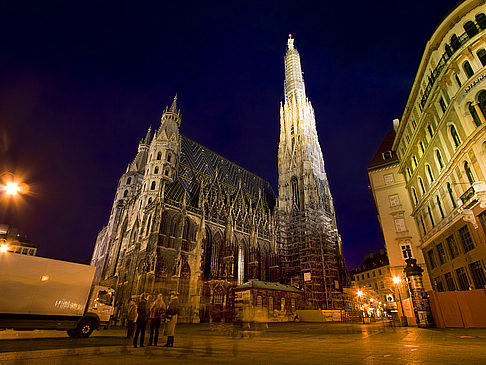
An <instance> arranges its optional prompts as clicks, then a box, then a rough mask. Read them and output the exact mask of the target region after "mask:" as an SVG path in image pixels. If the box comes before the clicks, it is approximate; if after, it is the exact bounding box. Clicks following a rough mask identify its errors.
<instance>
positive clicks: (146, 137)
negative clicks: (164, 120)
mask: <svg viewBox="0 0 486 365" xmlns="http://www.w3.org/2000/svg"><path fill="white" fill-rule="evenodd" d="M151 132H152V126H150V127H149V129H148V130H147V134H146V135H145V140H144V141H143V142H144V143H145V144H150V133H151Z"/></svg>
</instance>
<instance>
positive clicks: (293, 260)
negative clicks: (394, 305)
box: [91, 37, 346, 322]
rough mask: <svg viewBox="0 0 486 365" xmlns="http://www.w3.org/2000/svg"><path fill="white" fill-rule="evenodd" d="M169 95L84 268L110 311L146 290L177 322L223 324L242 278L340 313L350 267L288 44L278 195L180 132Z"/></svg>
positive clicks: (299, 72)
mask: <svg viewBox="0 0 486 365" xmlns="http://www.w3.org/2000/svg"><path fill="white" fill-rule="evenodd" d="M181 122H182V116H181V112H180V110H179V109H178V108H177V97H176V98H174V101H173V102H172V105H171V106H170V107H167V108H165V110H164V111H163V113H162V117H161V121H160V126H159V127H158V128H157V130H155V131H153V132H152V131H151V130H150V129H149V130H148V132H147V135H146V136H145V137H144V138H143V139H142V140H141V141H140V143H139V145H138V152H137V154H136V156H135V158H134V159H133V161H132V162H131V163H129V165H128V167H127V170H126V172H125V173H124V174H123V175H122V176H121V178H120V180H119V183H118V187H117V189H116V194H115V199H114V203H113V207H112V209H111V213H110V217H109V219H108V223H107V224H106V226H104V227H103V229H102V230H101V232H100V233H99V234H98V237H97V240H96V246H95V249H94V253H93V258H92V261H91V265H94V266H96V267H97V280H98V281H101V282H102V283H104V284H107V285H110V286H112V287H114V288H115V289H116V302H115V305H116V306H117V309H118V311H123V310H124V308H125V307H126V305H127V304H128V301H129V299H130V298H131V297H133V296H135V295H138V294H140V293H143V292H147V293H164V294H166V293H167V292H168V291H169V290H175V291H177V292H179V301H180V304H181V320H182V321H186V322H196V321H208V320H221V319H222V317H223V316H224V314H225V313H227V312H228V309H229V308H230V307H231V306H232V303H233V299H232V297H233V291H232V288H233V287H235V286H238V285H241V284H243V283H245V282H248V281H249V280H252V279H256V280H260V281H263V282H280V283H285V284H289V285H292V286H294V287H297V288H299V289H301V290H302V292H303V295H304V298H305V301H306V304H307V305H308V306H309V307H312V308H321V309H340V308H342V306H343V296H342V292H343V285H345V284H346V269H345V266H344V259H343V255H342V248H341V240H340V236H339V233H338V230H337V225H336V217H335V213H334V206H333V201H332V196H331V193H330V190H329V184H328V181H327V177H326V172H325V169H324V159H323V156H322V151H321V148H320V145H319V141H318V136H317V131H316V124H315V117H314V109H313V108H312V105H311V102H310V101H309V100H308V99H307V97H306V93H305V85H304V80H303V77H302V69H301V64H300V56H299V53H298V52H297V50H296V49H295V48H294V40H293V39H292V38H291V37H289V40H288V49H287V52H286V55H285V101H284V102H283V104H281V106H280V143H279V148H278V171H279V180H278V197H276V196H275V193H274V191H273V189H272V187H271V186H270V184H269V182H268V181H266V180H264V179H262V178H261V177H258V176H256V175H254V174H252V173H251V172H249V171H248V170H246V169H244V168H242V167H240V166H238V165H237V164H235V163H233V162H231V161H229V160H228V159H226V158H224V157H222V156H221V155H219V154H218V153H216V152H213V151H211V150H210V149H208V148H206V147H204V146H202V145H200V144H199V143H197V142H196V141H193V140H191V139H189V138H187V137H185V136H183V135H182V134H181V133H180V126H181Z"/></svg>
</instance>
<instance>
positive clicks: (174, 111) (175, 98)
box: [169, 94, 177, 113]
mask: <svg viewBox="0 0 486 365" xmlns="http://www.w3.org/2000/svg"><path fill="white" fill-rule="evenodd" d="M169 111H170V112H173V113H177V94H175V96H174V100H173V101H172V105H171V106H170V109H169Z"/></svg>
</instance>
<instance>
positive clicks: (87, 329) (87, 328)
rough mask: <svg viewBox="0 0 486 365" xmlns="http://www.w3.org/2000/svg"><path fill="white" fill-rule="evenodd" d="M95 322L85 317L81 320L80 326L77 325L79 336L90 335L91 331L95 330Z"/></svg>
mask: <svg viewBox="0 0 486 365" xmlns="http://www.w3.org/2000/svg"><path fill="white" fill-rule="evenodd" d="M94 326H95V324H94V322H93V321H92V320H91V319H89V318H83V319H81V321H79V323H78V326H77V327H76V334H77V336H78V337H81V338H86V337H89V335H90V334H91V332H93V330H94Z"/></svg>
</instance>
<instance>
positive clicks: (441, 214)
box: [436, 195, 445, 218]
mask: <svg viewBox="0 0 486 365" xmlns="http://www.w3.org/2000/svg"><path fill="white" fill-rule="evenodd" d="M436 200H437V207H438V208H439V212H440V216H441V217H442V218H444V217H445V214H444V209H442V203H441V201H440V198H439V196H438V195H437V198H436Z"/></svg>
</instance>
